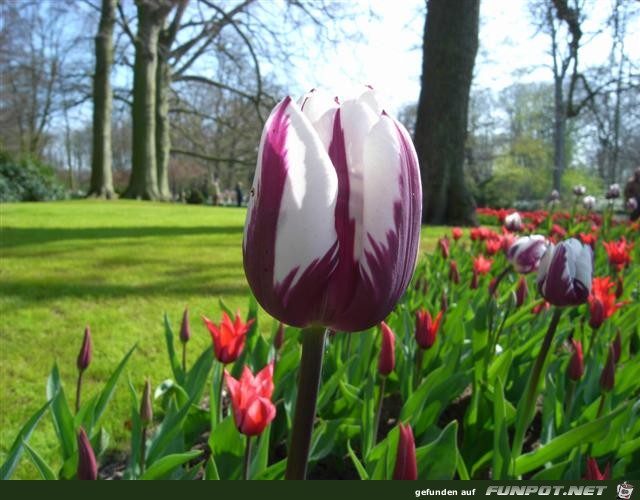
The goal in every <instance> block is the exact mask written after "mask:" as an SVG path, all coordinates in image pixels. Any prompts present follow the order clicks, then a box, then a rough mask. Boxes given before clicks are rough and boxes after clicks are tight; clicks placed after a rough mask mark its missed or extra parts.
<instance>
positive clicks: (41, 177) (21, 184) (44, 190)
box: [0, 150, 66, 203]
mask: <svg viewBox="0 0 640 500" xmlns="http://www.w3.org/2000/svg"><path fill="white" fill-rule="evenodd" d="M65 197H66V192H65V189H64V188H63V187H62V186H61V185H60V183H59V182H58V180H57V179H56V177H55V173H54V171H53V169H52V168H51V167H49V166H48V165H45V164H44V163H42V162H40V161H39V160H37V159H35V158H32V157H29V156H25V157H23V158H14V157H13V156H12V155H10V154H9V153H8V152H7V151H2V150H0V202H3V203H6V202H12V201H48V200H60V199H63V198H65Z"/></svg>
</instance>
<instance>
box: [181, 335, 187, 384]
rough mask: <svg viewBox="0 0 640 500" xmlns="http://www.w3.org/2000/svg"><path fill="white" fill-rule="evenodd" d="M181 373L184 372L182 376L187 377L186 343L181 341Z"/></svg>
mask: <svg viewBox="0 0 640 500" xmlns="http://www.w3.org/2000/svg"><path fill="white" fill-rule="evenodd" d="M182 373H184V378H185V379H186V378H187V343H186V342H183V343H182Z"/></svg>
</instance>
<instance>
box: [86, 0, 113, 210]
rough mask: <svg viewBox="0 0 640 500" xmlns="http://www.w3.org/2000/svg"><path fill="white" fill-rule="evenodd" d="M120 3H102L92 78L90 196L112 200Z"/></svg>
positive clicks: (108, 0)
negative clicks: (115, 36)
mask: <svg viewBox="0 0 640 500" xmlns="http://www.w3.org/2000/svg"><path fill="white" fill-rule="evenodd" d="M116 3H117V0H102V6H101V9H100V22H99V25H98V33H97V34H96V37H95V57H96V60H95V72H94V75H93V134H92V136H93V137H92V145H93V148H92V153H91V181H90V184H89V191H88V193H87V194H88V195H89V196H94V197H98V198H107V199H111V198H113V196H114V190H113V173H112V165H111V160H112V146H111V108H112V91H111V66H112V64H113V41H112V40H113V28H114V25H115V22H116Z"/></svg>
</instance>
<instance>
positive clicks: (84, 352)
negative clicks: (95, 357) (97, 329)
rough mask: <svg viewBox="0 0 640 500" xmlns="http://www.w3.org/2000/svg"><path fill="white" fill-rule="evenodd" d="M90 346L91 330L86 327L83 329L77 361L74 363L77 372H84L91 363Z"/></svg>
mask: <svg viewBox="0 0 640 500" xmlns="http://www.w3.org/2000/svg"><path fill="white" fill-rule="evenodd" d="M91 346H92V344H91V329H90V328H89V326H88V325H87V326H86V327H85V329H84V338H83V339H82V347H81V348H80V353H78V360H77V362H76V364H77V366H78V370H80V371H81V372H83V371H85V370H86V369H87V368H88V367H89V363H91V351H92V347H91Z"/></svg>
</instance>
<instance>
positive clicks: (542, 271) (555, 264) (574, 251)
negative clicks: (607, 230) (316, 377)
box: [537, 238, 593, 307]
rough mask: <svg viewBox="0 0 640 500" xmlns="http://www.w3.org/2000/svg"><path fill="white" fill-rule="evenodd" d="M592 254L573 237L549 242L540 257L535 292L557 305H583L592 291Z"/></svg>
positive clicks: (587, 247) (588, 247) (588, 248)
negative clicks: (558, 241)
mask: <svg viewBox="0 0 640 500" xmlns="http://www.w3.org/2000/svg"><path fill="white" fill-rule="evenodd" d="M592 274H593V253H592V250H591V247H590V246H588V245H583V244H582V243H580V241H578V240H576V239H575V238H571V239H569V240H566V241H562V242H560V243H559V244H558V245H553V244H552V245H550V246H549V248H548V249H547V251H546V253H545V254H544V256H543V257H542V259H541V260H540V268H539V269H538V278H537V284H538V291H539V292H540V294H541V295H542V296H543V297H544V298H545V299H546V300H547V301H548V302H550V303H551V304H553V305H555V306H559V307H563V306H576V305H580V304H584V303H585V302H586V301H587V299H588V297H589V293H590V292H591V279H592Z"/></svg>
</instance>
